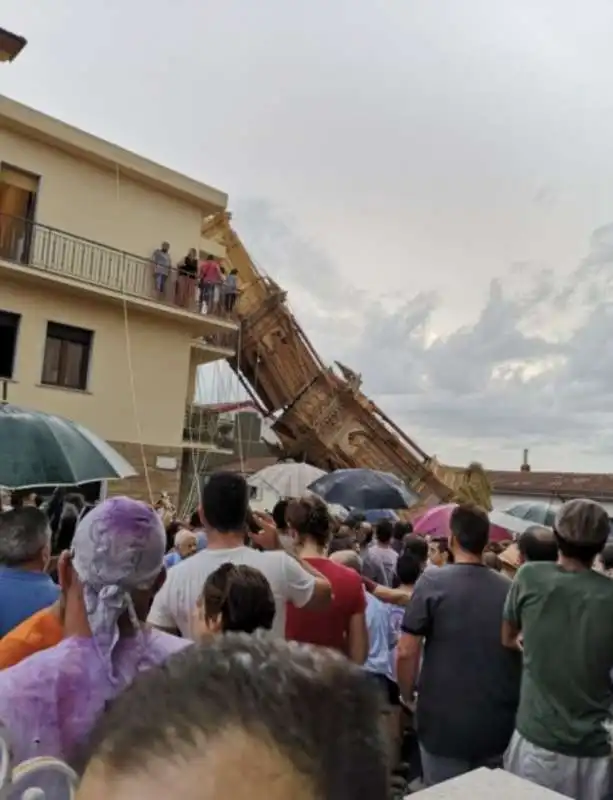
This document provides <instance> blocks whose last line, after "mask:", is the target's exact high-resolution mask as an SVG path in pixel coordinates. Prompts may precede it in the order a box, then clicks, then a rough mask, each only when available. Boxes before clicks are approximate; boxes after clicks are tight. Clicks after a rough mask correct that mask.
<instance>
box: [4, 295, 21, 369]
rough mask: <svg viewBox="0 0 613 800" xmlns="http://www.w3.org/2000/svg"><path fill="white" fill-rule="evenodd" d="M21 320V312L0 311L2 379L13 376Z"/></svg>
mask: <svg viewBox="0 0 613 800" xmlns="http://www.w3.org/2000/svg"><path fill="white" fill-rule="evenodd" d="M20 321H21V316H20V315H19V314H13V313H12V312H11V311H0V379H2V378H4V379H5V380H6V379H7V378H9V379H10V378H12V377H13V369H14V366H15V353H16V351H17V334H18V333H19V322H20Z"/></svg>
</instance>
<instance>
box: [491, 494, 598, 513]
mask: <svg viewBox="0 0 613 800" xmlns="http://www.w3.org/2000/svg"><path fill="white" fill-rule="evenodd" d="M530 502H532V503H543V502H545V503H548V504H550V505H551V507H552V508H558V507H559V506H560V505H562V501H561V500H559V499H558V498H557V497H552V498H545V497H537V496H534V495H529V494H524V495H520V494H499V493H496V492H495V493H493V494H492V506H493V507H494V508H495V509H496V510H497V511H504V510H505V509H507V508H510V507H511V506H513V505H516V504H517V503H530ZM600 505H601V506H603V508H605V509H606V511H607V513H608V514H609V516H610V517H613V503H602V502H601V503H600Z"/></svg>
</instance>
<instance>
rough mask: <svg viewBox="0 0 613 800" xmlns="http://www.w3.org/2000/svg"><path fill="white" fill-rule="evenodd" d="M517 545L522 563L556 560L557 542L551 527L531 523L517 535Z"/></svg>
mask: <svg viewBox="0 0 613 800" xmlns="http://www.w3.org/2000/svg"><path fill="white" fill-rule="evenodd" d="M518 545H519V554H520V560H521V562H522V563H525V562H526V561H557V560H558V544H557V542H556V539H555V536H554V533H553V531H552V530H551V528H545V527H543V526H542V525H532V526H531V527H530V528H528V529H527V530H526V531H524V533H522V535H521V536H520V537H519V542H518Z"/></svg>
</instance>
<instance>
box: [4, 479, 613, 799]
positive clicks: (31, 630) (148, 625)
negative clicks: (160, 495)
mask: <svg viewBox="0 0 613 800" xmlns="http://www.w3.org/2000/svg"><path fill="white" fill-rule="evenodd" d="M58 497H59V496H58ZM30 499H31V498H30ZM37 505H40V504H37V503H36V502H35V501H32V502H30V501H28V502H27V503H25V504H21V505H20V506H18V507H15V508H12V509H10V510H5V511H3V512H2V513H1V514H0V722H1V723H2V725H4V726H5V727H6V730H7V731H8V736H9V737H10V742H11V747H12V752H13V756H14V759H15V762H16V763H22V762H25V761H27V760H28V759H32V758H36V757H41V756H43V757H51V758H55V759H59V760H61V761H62V762H64V763H66V764H69V765H71V767H72V768H73V769H74V770H75V774H76V775H78V776H79V779H80V780H79V787H78V794H77V797H78V798H81V800H97V798H98V797H100V798H102V797H103V796H109V795H112V796H113V797H115V798H123V797H124V796H125V797H126V798H127V797H128V795H129V796H130V797H134V796H136V797H140V796H143V797H144V796H145V793H147V796H148V797H153V798H155V797H157V796H159V797H160V798H161V797H162V795H164V796H165V795H166V794H167V792H168V791H169V790H172V791H175V792H182V793H183V795H184V796H185V797H187V798H191V797H193V798H196V797H198V798H202V797H206V798H217V797H219V798H221V797H222V796H223V797H228V796H232V794H235V795H236V796H241V795H245V796H246V795H247V793H249V795H250V796H255V797H256V798H257V797H259V796H260V795H261V796H262V797H263V796H264V795H266V796H267V797H269V798H272V799H273V800H275V798H277V797H278V798H281V797H284V798H285V797H288V796H293V797H298V798H324V797H325V798H334V799H335V800H336V799H337V798H339V799H340V800H342V798H347V800H362V798H364V800H366V798H368V800H376V799H378V798H381V799H382V800H383V798H388V797H390V796H404V795H406V794H409V793H411V792H412V791H416V790H418V789H419V788H423V786H424V785H425V786H432V785H436V784H439V783H442V782H444V781H446V780H448V779H450V778H453V777H456V776H459V775H461V774H463V773H466V772H469V771H471V770H473V769H476V768H478V767H504V768H505V769H507V770H508V771H510V772H512V773H514V774H516V775H518V776H520V777H522V778H525V779H527V780H529V781H532V782H534V783H537V784H540V785H541V786H544V787H547V788H549V789H552V790H554V791H557V792H559V793H560V794H562V795H564V796H567V797H572V798H576V800H611V798H613V783H612V775H613V771H612V769H611V765H612V763H613V762H612V760H611V758H612V746H611V730H612V726H611V719H612V717H611V709H612V707H613V682H612V680H613V678H612V672H613V629H612V630H609V626H612V628H613V613H609V612H613V581H611V578H610V574H609V570H610V569H611V563H610V562H611V555H612V554H611V552H610V545H608V544H607V542H608V537H609V530H610V523H609V519H608V516H607V514H606V511H605V510H604V509H603V508H602V507H601V506H599V505H598V504H596V503H594V502H592V501H588V500H575V501H571V502H568V503H566V504H565V505H563V506H562V507H561V508H560V509H559V511H558V513H557V516H556V523H555V528H554V529H553V530H549V529H545V528H539V527H534V528H533V529H529V530H528V531H527V532H526V533H524V534H523V535H522V536H521V537H519V539H518V540H517V541H516V542H512V543H510V544H509V546H508V547H506V548H503V547H499V546H492V545H491V544H490V543H489V541H488V540H489V519H488V516H487V514H486V513H485V512H484V511H482V510H481V509H479V508H477V507H474V506H470V505H458V506H456V508H455V509H454V511H453V512H452V514H451V517H450V523H449V528H450V530H449V536H448V539H446V540H444V541H443V540H441V541H428V540H427V539H425V538H423V537H420V536H417V535H415V534H413V532H412V529H411V526H410V524H409V523H395V524H393V523H391V522H389V521H387V520H382V521H381V522H380V523H379V524H378V525H376V526H371V525H369V524H368V523H366V522H365V520H364V518H363V517H362V516H360V515H359V514H352V515H351V516H350V517H349V518H348V519H347V520H345V521H344V522H340V521H338V520H335V519H333V518H331V516H330V513H329V511H328V508H327V506H326V505H325V504H324V503H323V502H322V501H321V500H319V499H318V498H317V497H315V496H312V495H309V496H304V497H299V498H288V499H285V500H282V501H280V502H279V503H278V504H277V506H276V507H275V508H274V509H273V513H272V514H271V515H270V516H269V515H265V514H254V513H251V512H250V510H249V505H248V487H247V485H246V483H245V481H244V479H243V478H242V477H241V476H239V475H236V474H233V473H224V472H219V473H216V474H214V475H212V476H211V478H210V479H209V480H208V481H207V483H206V484H205V485H204V486H203V488H202V492H201V506H200V508H199V509H198V510H196V511H195V512H194V513H193V514H192V515H191V517H190V518H189V519H186V520H176V519H169V518H168V514H167V513H165V512H164V507H163V505H162V504H160V507H158V508H155V507H152V506H149V505H147V504H144V503H141V502H138V501H136V500H132V499H130V498H126V497H113V498H110V499H108V500H105V501H103V502H101V503H99V504H97V505H88V504H86V503H85V502H84V501H82V498H81V499H79V497H78V496H73V495H69V496H65V495H64V496H62V497H61V502H60V501H59V499H58V498H56V499H55V501H54V500H52V502H50V503H49V504H47V505H45V504H43V505H40V507H37ZM62 781H65V775H63V774H62V775H60V774H59V773H50V774H49V775H47V776H46V778H45V786H44V788H45V789H46V790H47V792H48V796H49V797H51V796H57V797H63V796H64V795H63V794H62V792H63V791H64V789H63V783H62ZM37 785H38V784H37Z"/></svg>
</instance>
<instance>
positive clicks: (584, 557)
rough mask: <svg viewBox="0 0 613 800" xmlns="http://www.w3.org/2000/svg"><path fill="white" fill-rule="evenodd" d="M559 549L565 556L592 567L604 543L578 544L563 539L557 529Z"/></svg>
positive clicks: (555, 532) (554, 533)
mask: <svg viewBox="0 0 613 800" xmlns="http://www.w3.org/2000/svg"><path fill="white" fill-rule="evenodd" d="M553 535H554V537H555V540H556V543H557V545H558V551H559V552H560V553H561V554H562V555H563V556H565V558H571V559H572V560H573V561H578V562H579V563H580V564H583V566H585V567H591V566H592V564H593V563H594V559H595V558H596V556H597V555H598V554H599V553H602V551H603V549H604V545H603V544H577V543H576V542H568V541H567V540H566V539H563V538H562V537H561V536H560V534H559V533H557V531H554V532H553Z"/></svg>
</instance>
